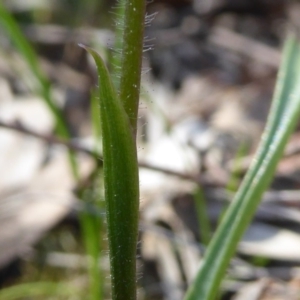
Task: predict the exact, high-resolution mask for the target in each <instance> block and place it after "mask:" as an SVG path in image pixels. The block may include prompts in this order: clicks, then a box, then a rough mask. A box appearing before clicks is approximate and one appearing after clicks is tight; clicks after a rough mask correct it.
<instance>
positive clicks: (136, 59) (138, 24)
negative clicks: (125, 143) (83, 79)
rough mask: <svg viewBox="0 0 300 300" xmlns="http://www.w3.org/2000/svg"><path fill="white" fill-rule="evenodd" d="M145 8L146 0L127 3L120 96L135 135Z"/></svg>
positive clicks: (130, 0)
mask: <svg viewBox="0 0 300 300" xmlns="http://www.w3.org/2000/svg"><path fill="white" fill-rule="evenodd" d="M122 1H123V0H122ZM145 8H146V1H145V0H126V1H125V18H124V35H123V43H122V44H123V49H122V63H121V70H120V75H121V79H120V90H119V94H120V99H121V101H122V103H123V106H124V108H125V111H126V113H127V115H128V117H129V120H130V124H131V127H132V131H133V134H134V135H135V134H136V127H137V115H138V106H139V95H140V80H141V66H142V55H143V39H144V36H143V35H144V22H145Z"/></svg>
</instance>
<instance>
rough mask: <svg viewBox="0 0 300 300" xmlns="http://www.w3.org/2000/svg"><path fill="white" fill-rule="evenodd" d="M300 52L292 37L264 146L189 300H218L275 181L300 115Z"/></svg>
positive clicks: (231, 208) (278, 82)
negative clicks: (238, 249)
mask: <svg viewBox="0 0 300 300" xmlns="http://www.w3.org/2000/svg"><path fill="white" fill-rule="evenodd" d="M299 53H300V46H299V42H298V41H297V40H296V39H295V38H294V37H289V38H288V40H287V42H286V45H285V49H284V57H283V62H282V66H281V69H280V72H279V76H278V80H277V84H276V90H275V95H274V102H273V105H272V109H271V113H270V117H269V119H268V123H267V126H266V129H265V132H264V134H263V137H262V141H261V145H260V147H259V150H258V152H257V155H256V156H255V158H254V159H253V162H252V165H251V166H250V169H249V171H248V172H247V174H246V177H245V179H244V181H243V183H242V185H241V187H240V189H239V190H238V192H237V194H236V196H235V197H234V199H233V202H232V204H231V205H230V207H229V208H228V210H227V212H226V214H225V216H224V218H223V220H222V222H221V224H220V226H219V228H218V230H217V232H216V234H215V236H214V237H213V239H212V242H211V243H210V245H209V247H208V249H207V253H206V255H205V258H204V261H203V262H202V265H201V267H200V270H199V272H198V274H197V276H196V279H195V282H194V283H193V285H192V286H191V287H190V288H189V290H188V292H187V294H186V297H185V299H186V300H212V299H215V297H216V294H217V293H218V289H219V286H220V283H221V280H222V278H223V276H224V273H225V271H226V268H227V266H228V263H229V261H230V258H231V257H232V256H233V255H234V252H235V250H236V247H237V244H238V242H239V240H240V238H241V237H242V235H243V234H244V232H245V230H246V229H247V227H248V225H249V223H250V221H251V220H252V218H253V215H254V213H255V211H256V209H257V206H258V205H259V202H260V199H261V197H262V194H263V192H264V191H265V190H266V188H267V187H268V185H269V184H270V182H271V179H272V177H273V174H274V172H275V169H276V165H277V163H278V161H279V159H280V157H281V155H282V152H283V150H284V146H285V144H286V143H287V140H288V138H289V136H290V134H291V132H292V131H293V129H294V128H295V126H296V123H297V121H298V119H299V115H300V55H299Z"/></svg>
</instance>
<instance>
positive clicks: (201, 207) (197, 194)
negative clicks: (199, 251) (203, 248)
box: [194, 187, 212, 245]
mask: <svg viewBox="0 0 300 300" xmlns="http://www.w3.org/2000/svg"><path fill="white" fill-rule="evenodd" d="M194 201H195V205H196V212H197V219H198V224H199V233H200V235H201V240H202V243H203V244H204V245H208V243H209V241H210V238H211V233H212V230H211V226H210V221H209V216H208V211H207V207H206V199H205V195H204V192H203V190H202V188H200V187H197V188H196V190H195V191H194Z"/></svg>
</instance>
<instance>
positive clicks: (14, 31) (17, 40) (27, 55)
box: [0, 2, 78, 178]
mask: <svg viewBox="0 0 300 300" xmlns="http://www.w3.org/2000/svg"><path fill="white" fill-rule="evenodd" d="M0 24H2V26H3V27H4V28H5V29H6V32H7V33H8V36H9V37H10V39H11V40H12V41H13V42H14V44H15V45H16V47H17V48H18V49H19V51H20V53H21V54H22V55H23V57H24V59H25V60H26V61H27V64H28V65H29V67H30V69H31V71H32V73H33V74H34V76H35V77H36V79H37V80H38V82H39V85H40V87H39V90H38V93H39V94H40V95H41V96H42V98H43V99H44V101H45V103H46V105H47V106H48V108H49V109H50V111H51V112H52V114H53V116H54V118H55V121H56V130H57V133H58V134H59V135H60V136H61V137H64V138H69V137H70V135H69V131H68V129H67V125H66V124H65V121H64V118H63V116H62V114H61V111H60V109H59V108H58V107H57V106H56V105H55V103H54V102H53V101H52V96H51V84H50V82H49V80H48V79H47V78H46V76H45V74H44V73H43V72H42V70H41V68H40V64H39V61H38V57H37V55H36V53H35V51H34V50H33V48H32V47H31V45H30V44H29V42H28V41H27V39H26V38H25V36H24V35H23V33H22V31H21V30H20V28H19V26H18V24H17V23H16V21H15V20H14V18H13V17H12V16H11V14H10V13H9V12H8V11H7V10H6V9H5V7H4V5H3V4H1V2H0ZM69 160H70V164H71V166H72V170H73V174H74V177H75V178H77V177H78V167H77V163H76V159H75V154H74V153H73V152H72V151H71V150H70V151H69Z"/></svg>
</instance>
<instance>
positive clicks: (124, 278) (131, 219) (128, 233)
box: [83, 46, 139, 300]
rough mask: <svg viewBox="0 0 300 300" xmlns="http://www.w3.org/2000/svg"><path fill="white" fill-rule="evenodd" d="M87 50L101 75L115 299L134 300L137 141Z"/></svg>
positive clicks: (108, 81)
mask: <svg viewBox="0 0 300 300" xmlns="http://www.w3.org/2000/svg"><path fill="white" fill-rule="evenodd" d="M83 47H84V46H83ZM84 48H85V49H86V50H87V51H88V52H89V53H90V54H91V55H92V56H93V58H94V60H95V62H96V65H97V69H98V76H99V99H100V117H101V127H102V136H103V138H102V144H103V170H104V185H105V202H106V215H107V226H108V241H109V249H110V263H111V280H112V299H114V300H121V299H122V300H124V299H126V300H134V299H136V245H137V235H138V208H139V186H138V182H139V180H138V164H137V153H136V147H135V138H134V136H133V134H132V131H131V126H130V122H129V119H128V116H127V114H126V112H125V110H124V108H123V105H122V103H121V101H120V100H119V97H118V95H117V93H116V90H115V88H114V85H113V83H112V81H111V78H110V76H109V73H108V70H107V68H106V66H105V64H104V62H103V60H102V59H101V57H100V56H99V55H98V54H97V53H96V52H95V51H94V50H92V49H90V48H87V47H84Z"/></svg>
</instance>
